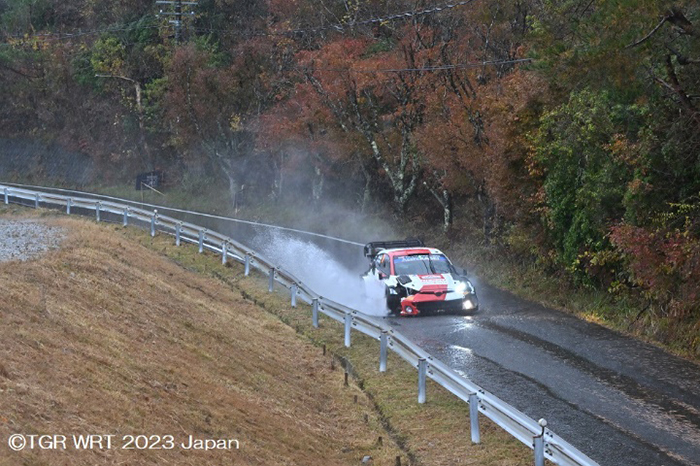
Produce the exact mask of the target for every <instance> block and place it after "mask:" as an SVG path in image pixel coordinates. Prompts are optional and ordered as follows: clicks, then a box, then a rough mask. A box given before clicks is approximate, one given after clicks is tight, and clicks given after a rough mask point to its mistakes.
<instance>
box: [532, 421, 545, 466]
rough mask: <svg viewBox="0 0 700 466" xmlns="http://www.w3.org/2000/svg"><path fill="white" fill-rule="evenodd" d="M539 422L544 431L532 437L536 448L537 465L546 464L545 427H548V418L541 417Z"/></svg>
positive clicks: (542, 465)
mask: <svg viewBox="0 0 700 466" xmlns="http://www.w3.org/2000/svg"><path fill="white" fill-rule="evenodd" d="M537 424H539V426H540V427H542V432H541V433H540V435H536V436H535V437H533V439H532V440H533V446H534V449H535V466H544V429H545V427H547V420H546V419H540V420H539V421H537Z"/></svg>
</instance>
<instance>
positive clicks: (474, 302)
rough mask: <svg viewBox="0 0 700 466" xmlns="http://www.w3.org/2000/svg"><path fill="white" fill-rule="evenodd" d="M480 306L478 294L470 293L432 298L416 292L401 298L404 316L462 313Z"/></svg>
mask: <svg viewBox="0 0 700 466" xmlns="http://www.w3.org/2000/svg"><path fill="white" fill-rule="evenodd" d="M478 308H479V300H478V298H477V297H476V294H468V295H465V296H464V297H463V298H458V299H449V300H447V299H443V300H440V299H434V298H433V299H430V297H429V296H425V295H421V294H415V295H411V296H408V297H407V298H403V299H402V300H401V313H400V315H402V316H415V315H419V314H437V313H451V314H461V313H464V312H467V311H476V310H477V309H478Z"/></svg>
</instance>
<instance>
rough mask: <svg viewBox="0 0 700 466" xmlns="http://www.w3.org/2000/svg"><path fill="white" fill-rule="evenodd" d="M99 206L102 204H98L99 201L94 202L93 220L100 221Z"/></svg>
mask: <svg viewBox="0 0 700 466" xmlns="http://www.w3.org/2000/svg"><path fill="white" fill-rule="evenodd" d="M101 206H102V204H100V203H99V202H96V203H95V220H96V221H98V222H99V221H100V207H101Z"/></svg>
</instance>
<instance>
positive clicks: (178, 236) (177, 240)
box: [175, 223, 182, 246]
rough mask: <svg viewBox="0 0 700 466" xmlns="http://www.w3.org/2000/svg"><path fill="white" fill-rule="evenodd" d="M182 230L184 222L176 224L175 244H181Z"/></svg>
mask: <svg viewBox="0 0 700 466" xmlns="http://www.w3.org/2000/svg"><path fill="white" fill-rule="evenodd" d="M181 230H182V223H178V224H177V225H175V246H180V231H181Z"/></svg>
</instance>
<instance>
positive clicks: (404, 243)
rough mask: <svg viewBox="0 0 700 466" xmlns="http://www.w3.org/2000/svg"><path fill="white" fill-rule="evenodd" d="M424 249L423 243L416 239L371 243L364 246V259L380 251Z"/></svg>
mask: <svg viewBox="0 0 700 466" xmlns="http://www.w3.org/2000/svg"><path fill="white" fill-rule="evenodd" d="M421 247H425V244H423V241H422V240H420V239H418V238H406V239H405V240H397V241H372V242H371V243H367V244H365V257H374V256H376V255H377V253H378V252H379V251H380V250H382V249H398V248H421Z"/></svg>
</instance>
